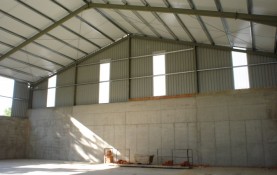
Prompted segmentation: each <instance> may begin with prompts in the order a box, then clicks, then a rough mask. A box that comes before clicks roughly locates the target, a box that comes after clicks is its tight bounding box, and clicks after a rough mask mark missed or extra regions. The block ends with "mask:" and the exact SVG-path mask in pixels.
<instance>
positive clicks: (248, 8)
mask: <svg viewBox="0 0 277 175" xmlns="http://www.w3.org/2000/svg"><path fill="white" fill-rule="evenodd" d="M247 10H248V14H250V15H251V14H252V11H253V2H252V0H247ZM250 35H251V41H252V49H253V50H256V41H255V37H254V30H253V22H252V21H250Z"/></svg>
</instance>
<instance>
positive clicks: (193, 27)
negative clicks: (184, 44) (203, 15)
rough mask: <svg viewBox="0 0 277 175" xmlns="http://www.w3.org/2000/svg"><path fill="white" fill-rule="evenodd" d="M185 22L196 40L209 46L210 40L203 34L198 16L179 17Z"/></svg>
mask: <svg viewBox="0 0 277 175" xmlns="http://www.w3.org/2000/svg"><path fill="white" fill-rule="evenodd" d="M179 16H180V17H181V19H182V21H183V23H184V24H186V25H187V27H188V30H189V31H190V32H191V34H192V35H193V37H194V38H195V40H196V41H197V42H199V43H207V44H209V40H208V38H207V36H206V35H205V33H204V32H203V29H202V27H201V25H200V24H199V22H198V20H197V18H196V16H194V15H179Z"/></svg>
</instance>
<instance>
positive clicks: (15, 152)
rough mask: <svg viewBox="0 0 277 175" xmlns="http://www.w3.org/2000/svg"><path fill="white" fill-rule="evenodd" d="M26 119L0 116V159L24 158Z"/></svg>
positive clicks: (26, 136)
mask: <svg viewBox="0 0 277 175" xmlns="http://www.w3.org/2000/svg"><path fill="white" fill-rule="evenodd" d="M27 138H28V120H27V119H22V118H14V117H2V116H0V159H22V158H26V145H27Z"/></svg>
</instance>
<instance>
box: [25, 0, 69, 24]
mask: <svg viewBox="0 0 277 175" xmlns="http://www.w3.org/2000/svg"><path fill="white" fill-rule="evenodd" d="M24 2H25V3H26V4H28V5H29V6H31V7H33V8H35V9H36V10H38V11H40V12H41V13H43V14H45V15H47V16H49V17H50V18H52V19H55V21H57V20H59V19H61V18H62V17H64V16H65V15H67V12H66V11H65V10H63V9H62V8H60V7H59V6H57V5H56V4H54V3H53V2H51V1H38V0H25V1H24Z"/></svg>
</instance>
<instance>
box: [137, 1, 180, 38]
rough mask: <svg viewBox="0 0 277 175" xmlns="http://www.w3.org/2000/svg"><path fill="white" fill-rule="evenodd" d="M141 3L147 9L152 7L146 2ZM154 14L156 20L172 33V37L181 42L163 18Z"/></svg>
mask: <svg viewBox="0 0 277 175" xmlns="http://www.w3.org/2000/svg"><path fill="white" fill-rule="evenodd" d="M141 2H142V3H143V4H144V5H145V6H146V7H150V5H149V4H148V2H147V1H146V0H141ZM152 14H153V15H154V16H155V18H156V19H157V20H158V21H159V22H160V23H161V24H162V25H163V26H164V27H165V28H166V30H167V31H168V32H169V33H170V35H171V36H172V37H173V38H174V39H175V40H179V38H178V37H177V36H176V35H175V33H174V32H173V31H172V30H171V29H170V28H169V27H168V25H167V24H166V23H165V22H164V21H163V20H162V18H161V17H160V16H159V15H158V14H157V13H156V12H154V11H153V12H152Z"/></svg>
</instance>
